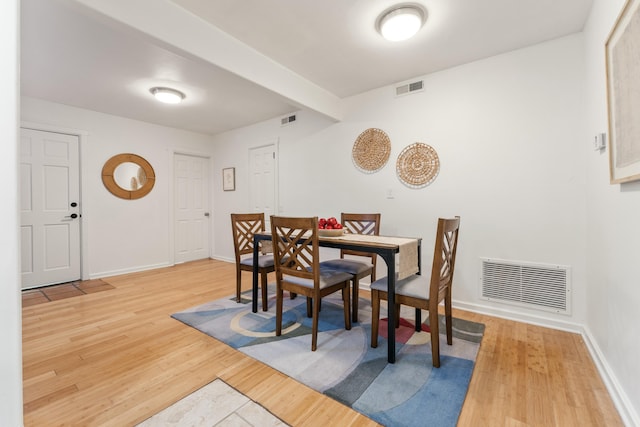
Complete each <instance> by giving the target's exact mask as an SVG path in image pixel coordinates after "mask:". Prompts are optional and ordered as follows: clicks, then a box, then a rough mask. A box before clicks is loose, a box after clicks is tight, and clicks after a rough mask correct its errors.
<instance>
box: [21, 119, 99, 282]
mask: <svg viewBox="0 0 640 427" xmlns="http://www.w3.org/2000/svg"><path fill="white" fill-rule="evenodd" d="M20 129H31V130H37V131H42V132H52V133H60V134H63V135H72V136H75V137H77V138H78V151H79V152H78V169H79V171H78V176H79V177H80V182H78V186H79V188H78V190H79V200H78V203H80V221H79V222H80V278H81V279H82V280H89V279H90V277H89V276H90V274H89V233H88V232H87V229H88V226H87V217H90V215H89V212H90V210H91V209H90V206H88V203H85V199H84V197H83V192H82V189H83V185H82V183H83V182H88V178H89V177H88V176H86V175H87V174H88V171H86V170H85V168H83V167H82V165H83V164H86V160H87V159H86V153H85V150H83V147H84V146H85V144H86V143H87V141H88V139H89V132H87V131H85V130H81V129H74V128H67V127H63V126H56V125H47V124H43V123H37V122H28V121H21V122H20ZM18 183H19V181H18Z"/></svg>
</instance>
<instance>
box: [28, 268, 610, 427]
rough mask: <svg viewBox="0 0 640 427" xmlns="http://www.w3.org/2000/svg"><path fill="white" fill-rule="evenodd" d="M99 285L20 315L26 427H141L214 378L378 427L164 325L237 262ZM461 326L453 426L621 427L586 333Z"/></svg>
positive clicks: (211, 291) (285, 413)
mask: <svg viewBox="0 0 640 427" xmlns="http://www.w3.org/2000/svg"><path fill="white" fill-rule="evenodd" d="M103 280H104V281H105V282H106V283H108V284H110V285H112V286H113V287H114V288H115V289H112V290H110V291H108V292H99V293H91V294H87V295H82V296H78V297H74V298H68V299H63V300H58V301H52V302H49V303H46V304H38V305H32V306H27V307H23V375H24V418H25V426H44V425H46V426H55V425H66V426H118V427H121V426H131V425H135V424H136V423H138V422H140V421H142V420H144V419H146V418H148V417H149V416H151V415H153V414H155V413H157V412H159V411H160V410H162V409H163V408H165V407H167V406H169V405H171V404H172V403H174V402H176V401H178V400H179V399H181V398H182V397H184V396H186V395H188V394H190V393H191V392H193V391H195V390H197V389H198V388H200V387H202V386H204V385H205V384H208V383H209V382H211V381H213V380H214V379H216V378H221V379H222V380H224V381H225V382H226V383H228V384H229V385H231V386H232V387H234V388H236V389H237V390H239V391H240V392H242V393H244V394H246V395H247V396H248V397H250V398H251V399H253V400H255V401H257V402H258V403H260V404H261V405H262V406H264V407H265V408H267V409H268V410H269V411H271V412H272V413H273V414H275V415H276V416H278V417H279V418H280V419H282V420H283V421H285V422H286V423H288V424H290V425H292V426H327V425H340V426H373V425H376V424H375V423H374V422H373V421H371V420H369V419H368V418H366V417H364V416H363V415H360V414H359V413H357V412H355V411H352V410H351V409H349V408H347V407H345V406H343V405H341V404H339V403H337V402H335V401H333V400H331V399H329V398H327V397H325V396H323V395H322V394H320V393H317V392H315V391H314V390H311V389H310V388H308V387H306V386H304V385H301V384H299V383H297V382H296V381H294V380H292V379H290V378H288V377H286V376H285V375H283V374H281V373H279V372H278V371H275V370H274V369H271V368H269V367H268V366H265V365H263V364H262V363H260V362H257V361H254V360H253V359H251V358H249V357H247V356H244V355H243V354H242V353H240V352H238V351H236V350H233V349H231V348H230V347H228V346H226V345H225V344H222V343H220V342H218V341H216V340H214V339H212V338H210V337H208V336H206V335H204V334H202V333H200V332H198V331H196V330H194V329H192V328H190V327H188V326H185V325H183V324H182V323H180V322H178V321H176V320H174V319H172V318H171V317H169V315H170V314H172V313H175V312H177V311H181V310H184V309H186V308H189V307H192V306H195V305H198V304H202V303H205V302H207V301H211V300H214V299H218V298H222V297H224V296H227V295H231V294H233V293H234V292H235V266H234V265H233V264H230V263H226V262H221V261H215V260H203V261H196V262H192V263H186V264H181V265H178V266H175V267H169V268H163V269H158V270H152V271H146V272H140V273H133V274H127V275H122V276H117V277H110V278H104V279H103ZM243 280H244V286H243V287H244V288H245V289H248V288H249V287H250V285H249V283H250V280H251V278H250V274H248V273H247V274H246V275H245V276H243ZM454 316H457V317H461V318H464V319H468V320H472V321H476V322H482V323H484V324H485V325H486V330H485V336H484V339H483V342H482V345H481V347H480V352H479V355H478V360H477V365H476V368H475V371H474V373H473V377H472V380H471V385H470V388H469V392H468V394H467V397H466V400H465V404H464V407H463V410H462V413H461V415H460V419H459V423H458V425H460V426H563V427H565V426H581V427H583V426H622V422H621V420H620V417H619V415H618V413H617V412H616V410H615V407H614V406H613V403H612V401H611V399H610V397H609V395H608V393H607V390H606V388H605V387H604V384H603V383H602V381H601V379H600V377H599V375H598V372H597V371H596V368H595V366H594V364H593V362H592V361H591V359H590V357H589V353H588V351H587V348H586V346H585V344H584V342H583V341H582V338H581V337H580V336H579V335H575V334H571V333H567V332H562V331H556V330H552V329H547V328H542V327H538V326H532V325H526V324H523V323H517V322H513V321H507V320H503V319H498V318H494V317H489V316H484V315H479V314H475V313H469V312H464V311H460V310H455V311H454Z"/></svg>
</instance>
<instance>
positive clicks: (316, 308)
mask: <svg viewBox="0 0 640 427" xmlns="http://www.w3.org/2000/svg"><path fill="white" fill-rule="evenodd" d="M320 299H321V298H320V295H316V296H315V298H313V320H312V321H311V324H312V327H311V351H316V348H318V317H319V316H320Z"/></svg>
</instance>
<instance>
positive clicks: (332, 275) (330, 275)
mask: <svg viewBox="0 0 640 427" xmlns="http://www.w3.org/2000/svg"><path fill="white" fill-rule="evenodd" d="M283 280H286V281H287V282H290V283H296V284H298V285H301V286H304V287H306V288H310V289H311V288H313V280H311V279H303V278H301V277H296V276H289V275H286V274H285V275H284V277H283ZM349 280H351V275H350V274H349V273H345V272H342V271H336V270H332V269H330V268H323V267H320V289H324V288H327V287H329V286H331V285H335V284H336V283H340V282H347V281H349Z"/></svg>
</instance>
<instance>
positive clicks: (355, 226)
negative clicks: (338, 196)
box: [340, 212, 380, 259]
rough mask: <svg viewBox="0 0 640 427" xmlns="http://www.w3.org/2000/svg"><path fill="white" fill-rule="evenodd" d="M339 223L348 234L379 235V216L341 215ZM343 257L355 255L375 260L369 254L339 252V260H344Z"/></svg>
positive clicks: (373, 256) (375, 214) (373, 255)
mask: <svg viewBox="0 0 640 427" xmlns="http://www.w3.org/2000/svg"><path fill="white" fill-rule="evenodd" d="M340 223H341V224H342V227H344V228H346V229H347V230H348V231H349V233H352V234H370V235H373V236H377V235H378V234H380V214H379V213H372V214H362V213H344V212H343V213H342V214H341V215H340ZM344 255H357V256H365V257H369V258H372V259H375V254H372V253H369V252H358V251H349V250H341V251H340V258H344Z"/></svg>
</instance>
